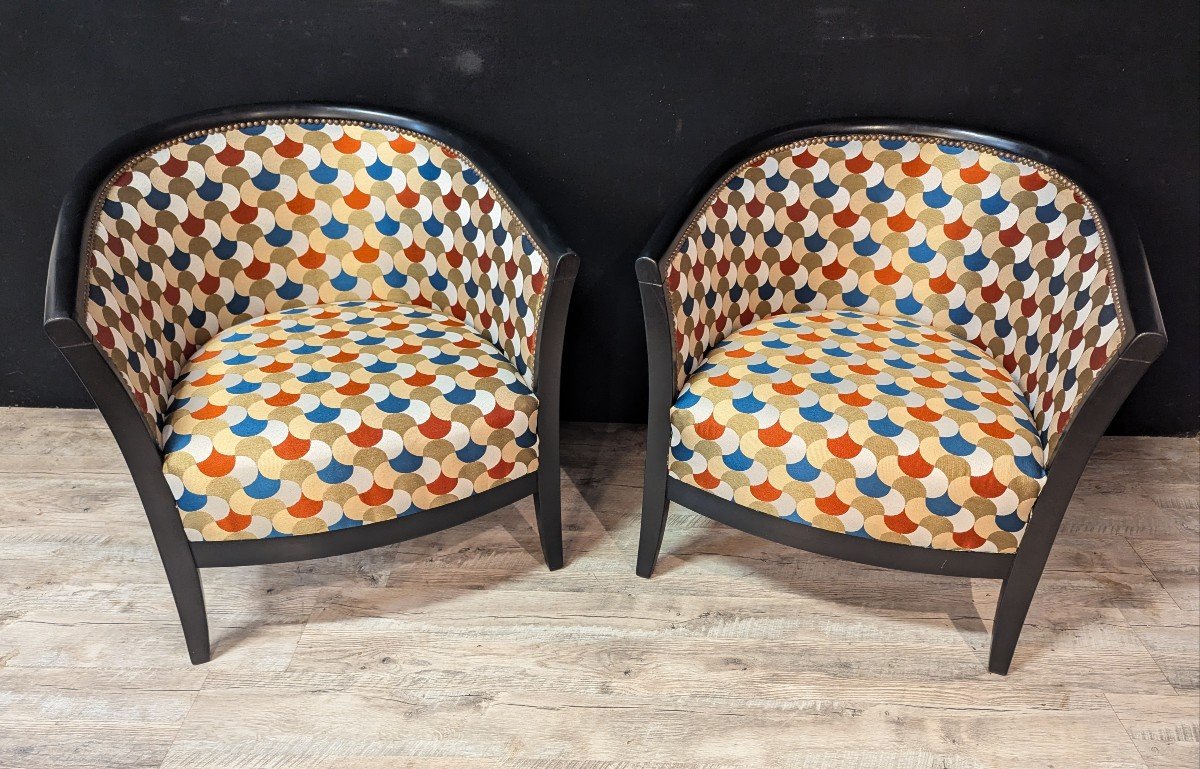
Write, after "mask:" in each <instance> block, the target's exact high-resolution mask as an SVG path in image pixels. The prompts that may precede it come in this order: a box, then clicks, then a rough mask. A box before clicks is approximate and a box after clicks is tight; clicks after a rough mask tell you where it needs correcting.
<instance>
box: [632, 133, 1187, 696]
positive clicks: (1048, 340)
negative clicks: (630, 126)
mask: <svg viewBox="0 0 1200 769" xmlns="http://www.w3.org/2000/svg"><path fill="white" fill-rule="evenodd" d="M1081 183H1082V184H1085V185H1086V186H1080V185H1081ZM1095 193H1096V186H1095V185H1093V184H1091V183H1090V182H1088V181H1087V174H1086V173H1085V172H1084V171H1082V170H1081V169H1079V168H1078V167H1077V166H1076V165H1075V164H1073V163H1071V162H1070V161H1068V160H1066V159H1064V158H1061V157H1058V156H1055V155H1053V154H1051V153H1048V152H1045V151H1043V150H1040V149H1037V148H1035V147H1033V146H1030V145H1028V144H1025V143H1023V142H1020V141H1016V140H1012V139H1006V138H1002V137H997V136H992V135H987V134H983V133H979V132H975V131H966V130H959V129H952V128H945V127H939V126H929V125H912V124H903V123H894V122H882V123H831V124H824V125H816V126H805V127H799V128H792V129H787V130H783V131H779V132H775V133H772V134H770V135H768V136H765V137H760V138H757V139H754V140H751V141H749V142H747V143H744V144H741V145H739V146H737V147H735V148H734V149H732V150H730V151H729V152H728V153H726V154H725V155H724V156H723V157H722V158H720V159H718V160H717V161H716V162H715V163H714V164H713V166H712V167H711V168H710V169H709V171H707V172H706V173H705V174H704V175H703V176H702V178H701V179H700V181H699V182H698V183H697V185H696V186H695V188H694V189H693V190H692V191H691V192H690V193H689V194H688V196H687V197H686V199H685V200H684V201H683V202H682V203H681V205H680V207H679V209H678V210H677V211H675V212H674V213H672V214H670V215H669V216H668V217H667V218H666V219H665V220H664V222H663V224H662V226H661V227H660V228H659V229H658V231H657V232H656V234H655V235H654V237H653V238H652V239H651V242H650V244H649V245H648V246H647V248H646V250H645V251H644V255H643V256H642V257H641V258H640V259H639V260H638V262H637V274H638V280H639V282H640V284H641V296H642V304H643V308H644V313H645V321H646V338H647V347H648V355H649V366H650V407H649V415H648V420H649V424H648V435H647V455H646V476H645V496H644V500H643V509H642V530H641V542H640V548H639V552H638V563H637V571H638V573H639V574H640V575H642V576H644V577H649V576H650V574H651V571H652V570H653V568H654V563H655V561H656V559H657V557H658V552H659V549H660V547H661V543H662V536H663V531H664V527H665V522H666V516H667V505H668V503H669V502H670V501H675V502H678V503H679V504H682V505H683V506H685V507H688V508H690V509H692V510H694V511H696V512H698V513H701V514H703V515H706V516H709V517H711V518H714V519H716V520H718V521H721V522H723V523H726V524H728V525H730V526H733V527H736V528H739V529H742V530H745V531H748V532H750V533H752V534H755V535H758V536H760V537H764V538H766V539H769V540H773V541H775V542H780V543H783V544H787V545H792V546H795V547H798V548H802V549H805V550H811V551H813V552H816V553H820V554H823V555H829V556H834V557H838V558H843V559H848V560H852V561H858V562H862V563H868V564H875V565H879V566H886V567H891V568H896V569H903V570H909V571H917V572H926V573H933V574H946V575H957V576H968V577H986V578H994V579H1000V580H1003V587H1002V589H1001V593H1000V600H999V605H998V607H997V611H996V618H995V623H994V627H993V636H992V648H991V657H990V661H989V669H990V670H992V671H994V672H997V673H1007V671H1008V669H1009V665H1010V662H1011V660H1012V656H1013V652H1014V650H1015V647H1016V643H1017V639H1018V636H1019V634H1020V631H1021V626H1022V624H1023V623H1024V620H1025V616H1026V613H1027V611H1028V608H1029V604H1030V601H1031V600H1032V598H1033V595H1034V591H1035V590H1036V588H1037V584H1038V581H1039V580H1040V578H1041V574H1042V571H1043V568H1044V567H1045V564H1046V559H1047V556H1048V555H1049V552H1050V548H1051V545H1052V544H1053V542H1054V538H1055V536H1056V534H1057V532H1058V529H1059V524H1060V523H1061V521H1062V518H1063V514H1064V512H1065V511H1066V508H1067V504H1068V502H1069V501H1070V498H1071V495H1072V493H1073V491H1074V489H1075V486H1076V484H1077V482H1078V481H1079V478H1080V475H1081V473H1082V472H1083V469H1084V466H1085V465H1086V464H1087V461H1088V458H1089V456H1090V455H1091V453H1092V450H1093V449H1094V448H1095V446H1096V443H1097V441H1098V440H1099V439H1100V437H1101V435H1102V434H1103V433H1104V430H1105V428H1106V427H1107V426H1108V424H1109V422H1110V420H1111V419H1112V417H1113V415H1114V414H1115V413H1116V411H1117V409H1118V407H1120V405H1121V404H1122V403H1123V402H1124V400H1125V398H1126V397H1127V396H1128V394H1129V392H1130V391H1131V390H1132V388H1133V386H1134V385H1135V384H1136V383H1137V381H1138V380H1139V379H1140V378H1141V376H1142V374H1143V373H1144V372H1145V370H1146V369H1147V367H1148V366H1149V365H1150V364H1151V363H1152V362H1153V361H1154V360H1155V359H1156V358H1157V357H1158V356H1159V354H1161V352H1162V350H1163V348H1164V346H1165V344H1166V336H1165V333H1164V331H1163V325H1162V319H1161V317H1160V315H1159V311H1158V304H1157V301H1156V299H1155V295H1154V289H1153V285H1152V283H1151V279H1150V275H1149V271H1148V269H1147V265H1146V258H1145V255H1144V253H1143V251H1142V246H1141V243H1140V240H1139V238H1138V235H1137V230H1136V228H1135V226H1134V225H1133V223H1132V221H1130V220H1129V219H1128V217H1126V216H1125V215H1124V213H1123V212H1122V211H1121V210H1120V209H1119V208H1118V207H1116V206H1115V205H1113V204H1111V203H1110V201H1107V200H1105V201H1104V205H1103V206H1101V205H1100V204H1099V203H1098V202H1097V201H1098V199H1097V198H1095V197H1093V195H1094V194H1095Z"/></svg>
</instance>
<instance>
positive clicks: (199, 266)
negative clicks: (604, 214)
mask: <svg viewBox="0 0 1200 769" xmlns="http://www.w3.org/2000/svg"><path fill="white" fill-rule="evenodd" d="M89 232H90V242H89V243H88V245H87V246H86V247H85V250H86V258H85V259H84V260H83V261H82V264H81V269H82V271H83V273H82V275H81V280H80V286H81V288H82V291H81V297H80V302H81V303H82V306H81V308H80V313H79V316H80V317H82V318H84V319H85V325H86V328H87V330H88V332H89V333H90V334H91V335H92V336H93V338H94V341H95V342H96V344H97V345H98V346H99V347H100V348H101V349H102V351H103V352H104V353H105V354H106V355H107V357H108V358H109V360H110V362H111V363H112V365H113V367H114V369H115V370H116V371H117V373H118V374H119V375H120V376H121V377H122V379H123V381H124V383H125V384H126V386H128V388H129V389H130V392H131V394H132V395H133V396H134V399H135V400H136V401H137V402H138V404H139V406H140V407H141V409H142V410H143V412H144V413H145V415H146V417H147V422H148V424H149V425H150V426H151V428H152V432H153V433H154V434H155V436H157V434H158V433H157V429H158V422H159V419H160V418H161V416H162V414H163V411H164V409H165V407H166V404H167V400H168V399H169V396H170V390H171V385H172V383H173V381H174V380H175V378H176V377H177V376H178V374H179V372H180V369H181V367H182V366H183V365H184V363H185V362H186V361H187V359H188V357H189V356H190V355H191V354H192V352H193V351H194V350H195V349H196V348H197V346H199V345H202V344H203V343H204V342H205V341H207V340H208V339H209V338H211V337H212V336H213V335H214V334H216V333H218V332H219V331H221V330H222V329H225V328H228V327H230V326H231V325H234V324H237V323H240V322H243V321H246V320H249V319H252V318H254V317H256V316H259V315H262V314H264V313H269V312H274V311H278V310H281V309H286V308H289V307H295V306H300V305H314V304H322V303H329V302H339V301H347V300H362V299H383V300H388V301H396V302H403V303H409V304H414V305H418V306H421V307H426V308H432V309H434V310H437V311H440V312H443V313H446V314H448V315H451V316H453V317H455V318H458V319H460V320H463V321H465V322H467V323H468V324H469V325H470V326H472V327H473V328H474V329H475V330H476V331H477V332H479V333H480V334H481V335H482V336H484V337H485V338H488V339H490V340H491V341H492V342H493V343H495V344H496V345H497V346H498V347H499V348H500V349H501V350H503V351H504V352H505V353H506V354H507V355H508V356H509V357H510V358H511V359H512V360H513V362H514V364H515V365H516V366H517V368H518V370H519V371H520V372H521V374H522V375H523V376H525V377H526V378H527V379H529V378H531V376H532V371H533V364H534V354H535V350H534V347H535V337H536V329H537V325H538V319H539V313H540V311H541V298H542V296H543V291H544V289H545V287H546V282H547V268H548V267H547V260H546V258H545V256H544V251H543V247H542V246H541V244H538V243H535V242H534V241H533V239H532V237H531V236H530V234H529V233H528V232H527V229H526V227H525V225H524V223H523V222H522V221H520V220H519V219H518V218H517V216H516V215H515V214H514V212H513V210H512V208H511V206H510V205H509V203H508V201H506V200H505V198H504V197H503V196H502V195H501V194H500V193H499V191H498V190H497V189H496V187H495V186H494V185H493V183H492V182H491V180H489V179H488V178H487V177H485V176H484V174H483V173H481V172H480V171H479V170H478V169H477V168H476V166H475V165H473V164H472V161H471V160H470V159H469V158H467V157H465V156H464V155H462V154H460V152H459V151H457V150H456V149H454V148H452V147H450V146H447V145H446V144H444V143H442V142H440V141H438V140H435V139H434V138H431V137H430V136H426V135H423V134H421V133H418V132H415V131H412V130H406V129H404V128H400V127H396V126H393V125H388V124H374V123H369V122H363V121H355V120H334V119H321V120H313V121H311V122H310V121H307V120H306V119H274V120H271V119H267V120H261V121H255V120H251V121H245V122H238V123H236V124H232V125H223V126H219V127H216V128H212V129H208V130H200V131H195V132H192V133H189V134H186V135H183V136H179V137H177V138H173V139H171V140H168V141H166V142H163V143H161V144H158V145H157V146H154V147H152V148H149V149H148V150H146V151H145V152H143V153H141V154H139V155H137V156H135V157H133V158H132V159H130V160H129V161H127V162H126V163H124V164H123V165H122V166H121V167H120V168H118V169H117V170H116V171H115V173H113V174H112V175H111V177H110V178H109V179H108V181H107V182H105V184H104V185H103V186H102V187H101V189H100V191H99V192H98V194H97V197H96V200H95V203H94V210H93V211H92V219H91V224H90V228H89Z"/></svg>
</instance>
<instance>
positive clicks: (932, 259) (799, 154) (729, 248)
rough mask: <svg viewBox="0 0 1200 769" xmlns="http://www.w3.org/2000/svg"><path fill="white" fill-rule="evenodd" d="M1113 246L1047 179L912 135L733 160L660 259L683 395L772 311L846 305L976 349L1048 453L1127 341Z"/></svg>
mask: <svg viewBox="0 0 1200 769" xmlns="http://www.w3.org/2000/svg"><path fill="white" fill-rule="evenodd" d="M1110 255H1111V244H1110V242H1109V239H1108V235H1107V233H1106V231H1105V227H1104V223H1103V218H1102V216H1101V215H1100V214H1099V212H1098V211H1097V210H1096V207H1095V206H1094V204H1093V203H1092V201H1091V200H1090V199H1089V197H1088V196H1087V195H1086V194H1085V193H1084V192H1083V191H1082V190H1081V189H1080V188H1079V187H1078V186H1077V185H1076V184H1075V183H1074V182H1072V181H1071V180H1070V179H1068V178H1066V177H1065V176H1063V175H1062V174H1061V173H1059V172H1058V171H1056V170H1055V169H1053V168H1050V167H1048V166H1046V165H1044V164H1042V163H1039V162H1036V161H1034V160H1031V159H1028V158H1023V157H1018V156H1015V155H1012V154H1009V153H1007V152H1005V151H1001V150H998V149H995V148H992V147H989V146H984V145H981V144H975V143H971V142H967V141H955V140H949V139H944V138H936V137H928V136H918V135H901V134H895V135H879V134H848V135H838V136H828V135H827V136H815V137H809V138H804V139H801V140H798V141H793V142H789V143H787V144H784V145H782V146H777V147H774V148H772V149H769V150H767V151H765V152H761V153H759V154H757V155H755V156H754V157H752V158H750V159H749V160H747V161H746V162H744V163H742V164H740V165H739V166H737V167H736V168H734V169H733V170H732V171H730V172H729V173H728V174H726V176H725V177H724V178H723V179H722V180H721V182H720V183H719V184H717V185H716V186H715V187H714V188H713V189H712V190H711V192H710V193H709V195H708V196H707V197H706V198H705V199H704V201H703V202H702V204H701V205H700V206H699V208H698V209H697V210H696V212H695V215H694V216H693V218H692V219H691V220H690V221H689V223H688V224H687V225H686V226H685V228H684V230H683V232H682V233H681V235H680V236H679V238H678V239H677V241H676V242H675V244H674V245H673V247H672V248H671V250H670V251H669V252H668V256H667V257H666V258H665V259H664V261H663V265H662V267H663V279H664V287H665V288H666V291H667V294H668V299H669V301H670V303H671V307H672V311H673V312H672V314H673V322H674V328H675V334H676V339H675V343H676V354H677V360H676V368H677V372H676V373H677V376H678V382H677V386H681V385H682V382H683V381H684V379H686V377H687V376H688V375H689V374H691V373H692V372H693V371H694V370H695V369H696V368H697V367H698V366H699V365H700V363H702V362H703V358H704V355H705V353H706V351H707V350H708V349H710V348H711V347H712V346H713V345H714V344H716V343H717V342H719V341H720V340H721V339H723V338H724V337H725V336H727V335H728V334H729V333H731V332H732V331H734V330H736V329H737V328H739V327H741V326H743V325H745V324H747V323H750V322H752V321H754V320H756V319H759V318H763V317H767V316H770V315H773V314H777V313H786V312H798V311H803V310H809V309H813V310H821V309H826V308H832V309H856V310H860V311H863V312H868V313H873V314H880V315H888V316H898V317H906V318H911V319H914V320H916V321H918V322H921V323H924V324H927V325H930V326H934V327H936V328H940V329H944V330H947V331H949V332H951V333H954V334H956V335H958V336H960V337H962V338H963V339H966V340H968V341H970V342H973V343H975V344H976V345H978V346H980V347H982V348H984V349H986V350H987V351H988V352H989V353H990V354H991V355H992V356H993V357H995V359H996V360H997V361H999V362H1000V363H1001V364H1002V365H1003V366H1004V368H1005V369H1007V370H1008V371H1009V372H1010V373H1011V374H1012V375H1013V377H1014V379H1015V381H1016V382H1017V383H1018V384H1019V385H1020V387H1021V388H1022V389H1023V390H1024V392H1025V393H1026V394H1027V395H1028V396H1029V401H1030V408H1031V411H1032V413H1033V415H1034V418H1035V421H1036V423H1037V425H1038V427H1039V428H1040V429H1041V431H1042V432H1043V436H1044V438H1045V440H1046V441H1047V443H1048V447H1049V452H1053V450H1054V448H1055V445H1056V443H1057V438H1058V435H1059V433H1060V432H1061V431H1062V430H1063V428H1064V427H1065V425H1066V424H1067V422H1068V421H1069V419H1070V416H1071V412H1072V408H1073V407H1074V406H1075V404H1077V403H1078V402H1079V401H1080V399H1081V398H1082V397H1083V395H1084V394H1085V393H1086V392H1087V390H1088V388H1089V387H1090V386H1091V385H1092V383H1093V382H1094V381H1095V379H1096V378H1097V376H1098V374H1099V373H1100V371H1101V370H1102V369H1103V368H1104V367H1105V365H1106V363H1108V362H1109V361H1110V360H1112V359H1113V358H1115V356H1116V354H1117V352H1118V351H1119V349H1120V346H1121V344H1122V340H1123V339H1124V337H1125V333H1126V332H1125V329H1124V322H1125V318H1126V315H1125V313H1124V312H1123V310H1122V307H1121V294H1120V290H1119V286H1118V281H1117V274H1116V271H1115V270H1114V268H1113V265H1112V262H1111V258H1110Z"/></svg>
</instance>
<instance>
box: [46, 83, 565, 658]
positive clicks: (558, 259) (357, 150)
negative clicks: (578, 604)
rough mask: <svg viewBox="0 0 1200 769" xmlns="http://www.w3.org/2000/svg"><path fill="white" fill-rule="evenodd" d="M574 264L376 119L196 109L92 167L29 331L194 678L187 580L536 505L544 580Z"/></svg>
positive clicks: (526, 206)
mask: <svg viewBox="0 0 1200 769" xmlns="http://www.w3.org/2000/svg"><path fill="white" fill-rule="evenodd" d="M576 270H577V258H576V256H575V255H574V254H573V253H571V252H570V251H568V250H567V249H566V248H565V247H564V246H563V245H562V244H561V242H560V241H559V240H558V239H557V238H556V237H555V236H554V235H553V234H552V233H551V232H550V229H549V227H548V225H547V224H546V223H545V221H544V220H543V219H542V218H541V217H540V215H539V214H538V213H537V210H536V208H534V206H533V205H532V203H531V202H530V201H529V200H528V199H527V198H525V197H524V196H523V195H522V194H521V193H520V192H519V190H518V189H517V188H516V186H515V185H514V184H513V183H512V181H511V180H510V179H509V178H508V176H507V175H505V174H504V173H503V171H502V170H501V169H500V168H499V167H498V166H497V165H496V163H495V161H493V160H492V159H491V158H489V157H488V156H487V155H486V154H485V153H484V152H483V151H482V150H481V149H479V148H478V147H475V146H474V145H472V144H471V143H470V142H468V141H467V140H465V139H463V138H461V137H459V136H456V135H454V134H452V133H450V132H448V131H446V130H444V129H441V128H439V127H437V126H434V125H432V124H429V123H426V122H423V121H420V120H415V119H412V118H407V117H401V116H398V115H392V114H388V113H384V112H378V111H374V110H367V109H359V108H352V107H336V106H327V105H317V104H295V105H278V106H265V107H249V108H238V109H229V110H222V111H217V112H209V113H204V114H201V115H196V116H192V117H187V118H183V119H180V120H175V121H170V122H168V123H163V124H159V125H155V126H151V127H148V128H145V129H143V130H140V131H138V132H136V133H134V134H132V135H130V136H127V137H125V138H124V139H121V140H119V141H118V142H116V143H115V144H114V145H113V146H111V147H109V148H108V149H107V150H105V151H103V152H102V153H101V154H100V155H99V156H98V157H97V158H96V159H95V160H94V161H93V162H92V163H91V164H90V166H89V167H88V168H87V169H85V171H84V172H83V173H82V174H81V175H80V177H79V180H78V182H77V184H76V185H75V188H74V189H73V190H72V192H71V193H70V194H69V195H68V196H67V198H66V200H65V202H64V203H63V206H62V209H61V212H60V216H59V220H58V226H57V231H56V237H55V242H54V246H53V252H52V255H51V263H50V275H49V283H48V287H47V296H46V316H45V328H46V331H47V333H48V334H49V336H50V338H51V340H52V341H53V342H54V344H55V345H57V346H58V348H59V349H60V350H61V351H62V352H63V354H64V355H65V356H66V357H67V359H68V361H69V362H70V364H71V365H72V367H73V368H74V369H75V371H76V373H77V374H78V375H79V377H80V379H81V380H82V381H83V383H84V385H85V386H86V387H87V389H88V391H89V393H90V394H91V396H92V397H93V399H94V400H95V402H96V404H97V406H98V407H99V408H100V411H101V412H102V414H103V415H104V417H105V419H106V420H107V422H108V424H109V426H110V428H111V429H112V432H113V434H114V436H115V437H116V439H117V443H118V445H119V446H120V449H121V451H122V453H123V455H124V457H125V460H126V462H127V463H128V465H129V469H130V471H131V473H132V475H133V478H134V481H135V483H136V485H137V488H138V491H139V494H140V496H141V499H142V502H143V505H144V506H145V509H146V515H147V518H148V519H149V522H150V526H151V529H152V531H153V533H154V537H155V541H156V544H157V546H158V549H159V553H160V555H161V557H162V561H163V565H164V567H165V569H166V572H167V577H168V581H169V583H170V586H171V590H172V593H173V595H174V598H175V603H176V606H177V608H178V610H179V615H180V620H181V624H182V626H183V630H184V636H185V640H186V642H187V648H188V652H189V655H190V657H191V660H192V662H193V663H201V662H205V661H207V660H208V659H209V658H210V645H209V638H208V628H207V621H206V616H205V609H204V598H203V594H202V592H201V584H200V577H199V571H198V570H199V569H200V568H206V567H214V566H239V565H245V564H261V563H273V562H280V561H291V560H301V559H307V558H317V557H323V556H328V555H334V554H339V553H347V552H353V551H356V550H361V549H364V548H370V547H378V546H381V545H385V544H389V543H392V542H398V541H401V540H405V539H409V538H412V537H416V536H420V535H422V534H427V533H430V532H434V531H438V530H441V529H444V528H447V527H450V526H454V525H456V524H458V523H462V522H464V521H467V520H469V519H472V518H475V517H477V516H480V515H483V514H485V513H487V512H490V511H492V510H495V509H498V508H500V507H503V506H505V505H508V504H510V503H512V502H514V501H516V500H518V499H521V498H523V497H526V496H529V495H532V496H533V498H534V504H535V508H536V515H537V521H538V528H539V533H540V538H541V545H542V551H543V554H544V556H545V559H546V563H547V565H548V566H549V567H550V568H551V569H557V568H559V567H561V566H562V563H563V557H562V534H561V517H560V509H559V508H560V499H559V458H558V454H559V451H558V432H559V429H558V405H559V403H558V400H559V390H558V371H559V364H560V359H561V355H562V337H563V326H564V323H565V320H566V313H567V307H568V302H569V299H570V294H571V287H572V283H573V280H574V277H575V273H576Z"/></svg>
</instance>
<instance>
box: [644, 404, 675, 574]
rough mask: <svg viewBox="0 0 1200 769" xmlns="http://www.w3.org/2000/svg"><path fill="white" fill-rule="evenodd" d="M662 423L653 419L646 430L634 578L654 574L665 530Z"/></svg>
mask: <svg viewBox="0 0 1200 769" xmlns="http://www.w3.org/2000/svg"><path fill="white" fill-rule="evenodd" d="M665 421H666V420H664V419H652V420H651V422H650V424H649V425H647V427H646V475H645V481H644V483H645V485H644V486H643V487H642V536H641V539H640V541H639V543H638V558H637V574H638V576H639V577H649V576H650V575H651V574H652V573H653V572H654V563H655V561H657V560H658V551H659V550H660V549H661V548H662V541H663V532H665V531H666V528H667V507H668V505H669V502H668V500H667V451H668V449H669V446H668V444H669V438H670V427H669V425H667V424H664V422H665Z"/></svg>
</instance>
